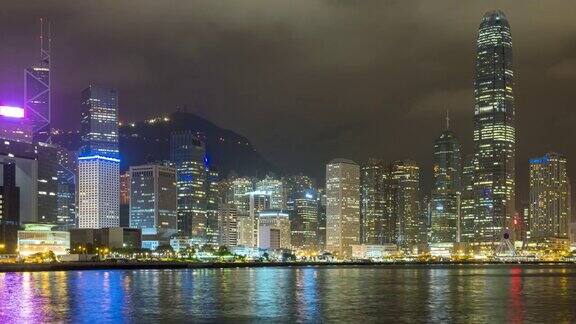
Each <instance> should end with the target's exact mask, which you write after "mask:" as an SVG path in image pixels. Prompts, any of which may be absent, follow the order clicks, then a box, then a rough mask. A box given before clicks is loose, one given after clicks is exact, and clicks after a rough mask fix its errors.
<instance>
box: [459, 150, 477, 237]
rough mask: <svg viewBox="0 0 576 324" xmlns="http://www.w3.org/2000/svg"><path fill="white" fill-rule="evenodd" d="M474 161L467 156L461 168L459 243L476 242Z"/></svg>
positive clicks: (470, 156)
mask: <svg viewBox="0 0 576 324" xmlns="http://www.w3.org/2000/svg"><path fill="white" fill-rule="evenodd" d="M476 165H477V163H476V159H475V158H474V156H473V155H468V156H466V158H465V159H464V166H463V168H462V195H461V197H460V225H459V226H460V242H466V243H473V242H476V241H477V240H476V238H477V235H476V223H475V221H476V219H477V217H476V210H477V208H476V198H475V197H476V195H475V194H474V175H475V174H476Z"/></svg>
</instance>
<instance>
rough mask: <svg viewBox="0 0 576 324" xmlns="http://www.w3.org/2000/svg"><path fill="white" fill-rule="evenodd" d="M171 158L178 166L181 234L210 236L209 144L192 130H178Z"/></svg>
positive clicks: (177, 180)
mask: <svg viewBox="0 0 576 324" xmlns="http://www.w3.org/2000/svg"><path fill="white" fill-rule="evenodd" d="M170 157H171V160H172V163H174V166H175V167H176V188H177V211H178V234H179V235H180V236H192V237H207V235H208V233H207V221H208V219H207V213H206V209H207V194H206V188H207V185H206V179H207V177H206V164H207V163H206V147H205V144H204V142H202V141H201V140H199V139H198V138H197V137H196V136H195V135H194V134H193V133H192V132H189V131H184V132H175V133H173V134H172V137H171V143H170Z"/></svg>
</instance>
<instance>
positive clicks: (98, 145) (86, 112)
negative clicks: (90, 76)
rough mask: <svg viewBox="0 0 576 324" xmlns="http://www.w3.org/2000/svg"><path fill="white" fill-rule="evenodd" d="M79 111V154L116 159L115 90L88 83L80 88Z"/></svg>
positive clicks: (116, 95) (116, 98)
mask: <svg viewBox="0 0 576 324" xmlns="http://www.w3.org/2000/svg"><path fill="white" fill-rule="evenodd" d="M80 114H81V121H80V138H81V141H82V148H81V149H80V156H103V157H108V158H113V159H119V158H120V153H119V150H118V92H117V91H116V90H115V89H111V88H104V87H99V86H92V85H91V86H89V87H88V88H86V89H84V91H82V102H81V111H80Z"/></svg>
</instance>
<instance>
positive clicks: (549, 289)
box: [0, 266, 576, 323]
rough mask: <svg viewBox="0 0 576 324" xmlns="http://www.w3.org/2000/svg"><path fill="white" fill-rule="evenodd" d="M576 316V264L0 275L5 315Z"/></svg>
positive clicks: (88, 319)
mask: <svg viewBox="0 0 576 324" xmlns="http://www.w3.org/2000/svg"><path fill="white" fill-rule="evenodd" d="M161 320H162V321H165V322H166V323H169V322H175V321H180V322H184V321H188V322H190V321H234V320H236V321H258V320H260V321H266V322H270V321H271V320H275V321H277V322H279V321H283V322H323V321H335V320H341V321H348V322H360V321H365V322H375V321H379V322H383V321H389V322H420V321H428V322H454V321H457V322H475V323H477V322H492V323H494V322H510V323H522V322H528V321H529V322H549V323H551V322H575V321H576V266H545V267H542V266H431V267H425V266H424V267H385V266H383V267H380V266H368V267H289V268H286V267H285V268H280V267H279V268H251V269H250V268H246V269H215V270H211V269H197V270H136V271H132V270H125V271H124V270H95V271H70V272H64V271H60V272H34V273H0V323H26V322H33V323H41V322H54V321H56V322H75V323H105V322H138V323H141V322H157V321H161Z"/></svg>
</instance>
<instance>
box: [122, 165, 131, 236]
mask: <svg viewBox="0 0 576 324" xmlns="http://www.w3.org/2000/svg"><path fill="white" fill-rule="evenodd" d="M120 227H130V171H126V172H123V173H122V174H120Z"/></svg>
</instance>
